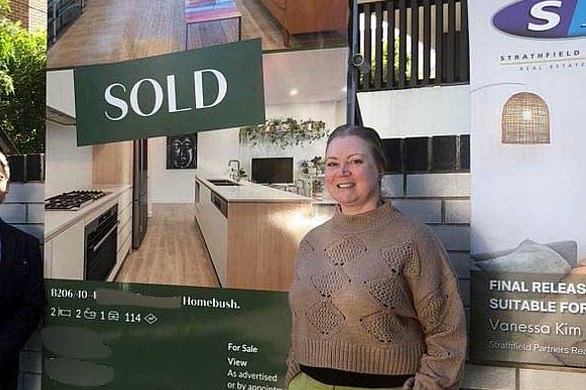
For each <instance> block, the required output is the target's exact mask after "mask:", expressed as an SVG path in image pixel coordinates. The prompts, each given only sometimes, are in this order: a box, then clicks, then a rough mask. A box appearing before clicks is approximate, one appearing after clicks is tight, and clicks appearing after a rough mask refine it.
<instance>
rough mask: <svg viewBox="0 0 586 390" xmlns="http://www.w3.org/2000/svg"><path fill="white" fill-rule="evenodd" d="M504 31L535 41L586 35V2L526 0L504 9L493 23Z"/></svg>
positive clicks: (582, 0) (576, 0)
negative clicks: (534, 39) (536, 39)
mask: <svg viewBox="0 0 586 390" xmlns="http://www.w3.org/2000/svg"><path fill="white" fill-rule="evenodd" d="M492 22H493V25H494V26H495V27H496V28H497V29H498V30H500V31H502V32H505V33H508V34H512V35H517V36H521V37H531V38H543V39H550V38H571V37H579V36H584V35H586V0H523V1H520V2H517V3H514V4H511V5H509V6H507V7H505V8H503V9H501V10H500V11H499V12H498V13H497V14H496V15H495V16H494V18H493V19H492Z"/></svg>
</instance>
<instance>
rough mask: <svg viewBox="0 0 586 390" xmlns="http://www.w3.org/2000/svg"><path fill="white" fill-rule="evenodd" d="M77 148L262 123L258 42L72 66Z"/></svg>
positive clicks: (259, 47)
mask: <svg viewBox="0 0 586 390" xmlns="http://www.w3.org/2000/svg"><path fill="white" fill-rule="evenodd" d="M74 82H75V106H76V125H77V144H78V145H79V146H82V145H93V144H100V143H106V142H114V141H125V140H132V139H139V138H147V137H155V136H162V135H178V134H188V133H193V132H198V131H207V130H215V129H223V128H230V127H237V126H246V125H253V124H257V123H260V122H263V121H264V116H265V112H264V91H263V77H262V49H261V45H260V40H259V39H254V40H249V41H242V42H237V43H231V44H227V45H218V46H211V47H207V48H203V49H197V50H189V51H183V52H179V53H172V54H167V55H163V56H157V57H149V58H143V59H139V60H134V61H127V62H122V63H116V64H106V65H94V66H87V67H80V68H76V69H74Z"/></svg>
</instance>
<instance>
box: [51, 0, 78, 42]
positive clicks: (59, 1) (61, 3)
mask: <svg viewBox="0 0 586 390" xmlns="http://www.w3.org/2000/svg"><path fill="white" fill-rule="evenodd" d="M86 5H87V0H48V2H47V42H48V44H49V46H51V45H53V44H54V43H55V42H57V39H59V37H60V36H61V34H62V33H63V32H64V31H65V30H66V28H67V27H69V26H70V25H71V24H73V22H75V20H77V18H79V16H80V15H81V14H82V13H83V11H84V10H85V7H86Z"/></svg>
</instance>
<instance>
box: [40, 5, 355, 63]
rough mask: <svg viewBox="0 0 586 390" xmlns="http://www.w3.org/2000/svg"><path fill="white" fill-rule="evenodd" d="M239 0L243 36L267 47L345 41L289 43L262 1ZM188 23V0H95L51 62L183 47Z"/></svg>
mask: <svg viewBox="0 0 586 390" xmlns="http://www.w3.org/2000/svg"><path fill="white" fill-rule="evenodd" d="M235 1H236V3H237V5H238V9H239V10H240V13H241V14H242V22H241V23H242V39H243V40H244V39H251V38H258V37H260V38H261V40H262V46H263V50H265V51H266V50H283V49H318V48H326V47H339V46H344V45H347V36H346V33H345V32H343V31H342V32H327V33H315V34H298V35H294V36H292V37H291V41H290V45H289V47H285V46H284V45H283V33H282V30H281V26H280V25H279V23H278V22H277V21H276V20H275V19H274V18H273V17H272V15H271V14H270V13H269V12H268V11H267V10H266V8H265V7H264V6H263V5H262V4H261V3H260V2H259V0H235ZM297 1H300V0H297ZM184 22H185V17H184V0H166V1H154V0H149V1H145V0H124V1H114V0H92V1H90V2H88V5H87V7H86V9H85V12H84V13H83V14H82V15H81V16H80V17H79V19H78V20H77V21H76V22H75V23H73V24H72V25H71V26H70V27H69V28H68V29H67V30H66V31H65V32H64V33H63V34H62V36H61V37H60V38H59V39H58V41H57V42H56V43H55V44H54V45H53V46H52V47H51V48H50V49H49V51H48V59H47V67H48V68H49V69H57V68H69V67H72V66H80V65H90V64H100V63H109V62H119V61H125V60H131V59H136V58H144V57H150V56H155V55H159V54H167V53H173V52H177V51H180V50H185V47H186V42H185V23H184ZM224 30H225V28H223V26H222V23H221V22H218V25H217V26H215V27H214V28H212V27H209V28H206V29H205V34H206V36H205V37H203V36H202V37H200V40H203V39H204V38H205V41H210V42H223V41H224V40H223V39H222V37H214V36H213V35H214V34H222V32H223V31H224ZM196 39H197V37H196Z"/></svg>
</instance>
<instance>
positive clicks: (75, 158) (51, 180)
mask: <svg viewBox="0 0 586 390" xmlns="http://www.w3.org/2000/svg"><path fill="white" fill-rule="evenodd" d="M46 123H47V137H46V142H47V144H46V147H45V164H46V165H45V172H46V173H45V175H46V176H45V196H46V197H47V198H48V197H51V196H53V195H57V194H60V193H62V192H67V191H73V190H79V189H83V188H89V187H91V185H92V147H91V146H81V147H78V146H77V138H76V133H75V126H62V125H59V124H57V123H54V122H51V121H47V122H46Z"/></svg>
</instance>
